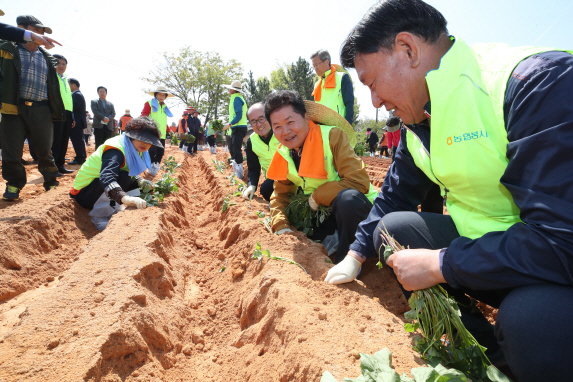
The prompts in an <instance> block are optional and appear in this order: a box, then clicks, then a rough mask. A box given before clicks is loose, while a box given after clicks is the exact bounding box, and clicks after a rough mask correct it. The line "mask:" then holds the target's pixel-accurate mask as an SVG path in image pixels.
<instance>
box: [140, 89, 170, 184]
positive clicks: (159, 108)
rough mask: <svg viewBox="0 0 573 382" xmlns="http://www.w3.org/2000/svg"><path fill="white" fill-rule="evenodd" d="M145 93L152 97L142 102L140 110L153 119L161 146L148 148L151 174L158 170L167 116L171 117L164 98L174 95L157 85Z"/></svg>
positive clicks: (163, 146) (161, 156) (163, 144)
mask: <svg viewBox="0 0 573 382" xmlns="http://www.w3.org/2000/svg"><path fill="white" fill-rule="evenodd" d="M147 94H149V95H152V96H153V98H152V99H151V100H149V101H147V102H146V103H145V104H143V110H142V111H141V116H142V117H147V116H149V118H151V119H153V120H154V121H155V124H157V128H158V129H159V133H160V135H161V136H160V139H161V147H159V146H153V147H152V148H151V149H149V157H150V159H151V168H150V170H149V171H150V173H151V174H152V175H155V174H157V172H159V167H160V165H161V159H163V155H164V154H165V137H166V135H167V117H173V114H172V113H171V110H169V108H168V107H167V105H166V104H165V100H166V99H167V98H169V97H174V95H173V94H171V93H170V92H169V90H168V89H167V88H166V87H165V86H158V87H157V88H156V89H155V90H153V91H150V92H148V93H147Z"/></svg>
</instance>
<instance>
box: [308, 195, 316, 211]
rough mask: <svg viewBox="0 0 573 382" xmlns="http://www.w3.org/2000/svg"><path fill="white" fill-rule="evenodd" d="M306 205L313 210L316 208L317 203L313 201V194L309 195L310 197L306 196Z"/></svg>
mask: <svg viewBox="0 0 573 382" xmlns="http://www.w3.org/2000/svg"><path fill="white" fill-rule="evenodd" d="M308 205H309V206H310V208H311V209H312V210H313V211H316V210H318V203H317V202H315V201H314V194H312V195H310V198H308Z"/></svg>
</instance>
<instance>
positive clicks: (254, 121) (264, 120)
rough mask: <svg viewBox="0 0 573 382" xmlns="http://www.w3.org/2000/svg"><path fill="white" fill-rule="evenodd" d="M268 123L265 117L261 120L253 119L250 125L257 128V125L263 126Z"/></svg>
mask: <svg viewBox="0 0 573 382" xmlns="http://www.w3.org/2000/svg"><path fill="white" fill-rule="evenodd" d="M266 121H267V119H266V118H265V117H260V118H259V119H251V120H250V121H249V123H250V124H251V126H256V125H262V124H263V123H265V122H266Z"/></svg>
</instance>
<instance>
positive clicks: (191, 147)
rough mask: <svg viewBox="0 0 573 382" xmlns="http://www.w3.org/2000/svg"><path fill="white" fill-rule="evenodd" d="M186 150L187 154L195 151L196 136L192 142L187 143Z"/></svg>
mask: <svg viewBox="0 0 573 382" xmlns="http://www.w3.org/2000/svg"><path fill="white" fill-rule="evenodd" d="M187 152H188V153H189V154H193V153H196V152H197V138H195V141H194V142H193V143H189V144H187Z"/></svg>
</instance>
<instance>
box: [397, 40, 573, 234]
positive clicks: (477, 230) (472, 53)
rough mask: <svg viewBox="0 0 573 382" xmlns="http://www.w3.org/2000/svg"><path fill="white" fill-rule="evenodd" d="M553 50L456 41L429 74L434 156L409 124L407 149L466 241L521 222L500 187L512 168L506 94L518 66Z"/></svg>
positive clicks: (511, 201) (506, 191)
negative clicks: (435, 186) (434, 186)
mask: <svg viewBox="0 0 573 382" xmlns="http://www.w3.org/2000/svg"><path fill="white" fill-rule="evenodd" d="M548 50H555V49H549V48H539V47H510V46H508V45H506V44H478V45H474V46H472V47H470V46H469V45H467V44H466V43H465V42H464V41H463V40H462V39H460V38H456V40H455V42H454V44H453V45H452V47H451V48H450V50H449V51H448V52H447V53H446V54H445V55H444V57H442V59H441V62H440V67H439V68H438V69H436V70H433V71H430V72H428V73H427V75H426V82H427V84H428V88H429V91H430V99H431V100H432V101H433V102H432V111H431V113H432V116H431V129H430V131H431V137H430V153H431V154H430V153H428V152H427V151H426V149H425V148H424V147H423V145H422V144H421V141H420V139H419V138H418V137H417V136H416V134H415V133H414V132H413V131H412V130H410V129H409V128H408V127H407V126H406V140H407V145H408V149H409V152H410V154H411V155H412V157H413V159H414V162H415V164H416V166H417V167H418V168H420V169H421V170H422V171H423V172H424V173H425V174H426V175H427V176H428V178H430V179H431V180H432V181H433V182H434V183H436V184H438V185H439V186H440V189H441V192H442V196H444V195H445V196H446V206H447V208H448V212H449V214H450V215H451V216H452V219H453V220H454V223H455V225H456V228H457V230H458V233H459V234H460V236H465V237H468V238H470V239H476V238H479V237H481V236H483V235H484V234H486V233H488V232H493V231H506V230H507V229H508V228H509V227H511V226H512V225H514V224H516V223H521V219H520V217H519V213H520V211H519V208H518V207H517V205H516V204H515V202H514V201H513V197H512V196H511V194H510V193H509V191H508V190H507V189H506V188H505V187H504V186H503V185H502V184H501V183H500V178H501V177H502V176H503V174H504V172H505V169H506V167H507V165H508V163H509V160H508V159H507V144H508V139H507V131H506V129H505V123H504V112H503V106H504V98H505V89H506V85H507V81H508V79H509V77H510V75H511V73H512V72H513V70H514V69H515V67H516V66H517V64H518V63H519V62H520V61H522V60H523V59H525V58H527V57H529V56H532V55H534V54H537V53H541V52H544V51H548ZM571 53H573V52H571ZM446 189H447V192H446Z"/></svg>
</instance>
